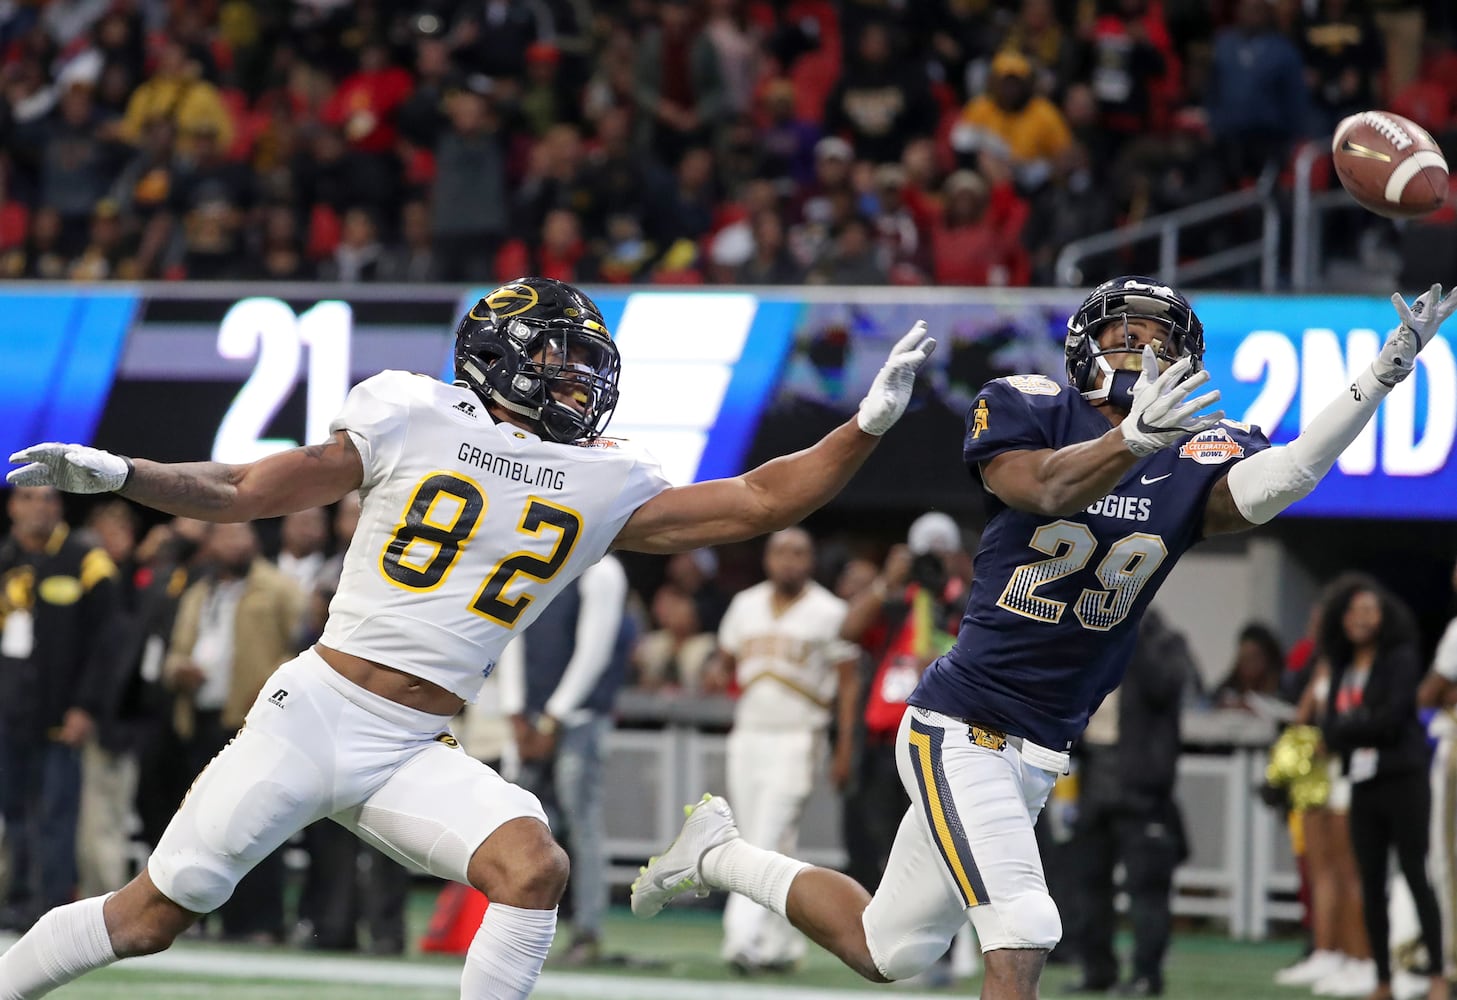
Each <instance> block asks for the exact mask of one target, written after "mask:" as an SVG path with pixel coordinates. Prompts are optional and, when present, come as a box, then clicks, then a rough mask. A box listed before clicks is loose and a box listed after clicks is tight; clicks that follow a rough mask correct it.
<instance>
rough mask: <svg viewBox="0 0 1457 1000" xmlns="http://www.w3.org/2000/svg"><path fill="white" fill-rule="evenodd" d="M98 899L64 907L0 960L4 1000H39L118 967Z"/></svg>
mask: <svg viewBox="0 0 1457 1000" xmlns="http://www.w3.org/2000/svg"><path fill="white" fill-rule="evenodd" d="M111 895H112V894H111V893H107V894H106V895H105V896H92V897H91V898H90V899H83V900H81V901H80V902H77V903H67V904H66V905H65V906H58V907H56V908H55V909H54V910H52V911H51V912H49V913H47V914H46V915H45V916H43V917H41V918H40V919H39V920H37V921H36V923H35V926H34V927H32V928H31V929H30V930H28V931H26V932H25V936H24V937H22V938H21V939H20V940H19V941H17V942H15V944H13V945H11V946H10V950H9V951H7V952H5V954H3V955H0V1000H35V998H36V997H43V996H45V995H46V994H47V993H49V992H50V991H51V990H53V989H55V988H56V987H57V986H64V985H66V984H67V983H69V982H70V981H71V980H73V979H79V978H80V977H81V976H84V975H85V974H86V973H88V972H90V971H91V970H93V969H100V968H102V967H103V966H107V965H110V964H111V963H112V962H115V961H116V952H115V951H113V950H112V947H111V935H110V934H108V933H107V932H106V920H105V919H104V918H103V917H102V915H101V907H102V906H103V905H104V904H105V903H106V901H107V900H108V899H110V898H111Z"/></svg>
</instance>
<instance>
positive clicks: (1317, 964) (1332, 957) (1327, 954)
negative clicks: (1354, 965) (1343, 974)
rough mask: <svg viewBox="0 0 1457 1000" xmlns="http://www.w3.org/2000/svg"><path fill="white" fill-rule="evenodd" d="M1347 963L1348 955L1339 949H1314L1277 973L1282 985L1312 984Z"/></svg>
mask: <svg viewBox="0 0 1457 1000" xmlns="http://www.w3.org/2000/svg"><path fill="white" fill-rule="evenodd" d="M1345 964H1346V956H1345V955H1343V954H1342V953H1341V952H1338V951H1313V952H1311V953H1310V954H1309V955H1307V956H1305V958H1303V959H1301V960H1300V961H1299V962H1296V963H1295V964H1294V965H1289V966H1286V967H1285V968H1283V969H1281V970H1280V971H1279V972H1277V973H1275V982H1276V983H1278V984H1279V985H1281V986H1312V985H1314V984H1315V983H1316V982H1317V981H1318V980H1321V979H1324V978H1325V977H1326V976H1328V975H1330V974H1331V973H1332V972H1337V971H1339V970H1340V969H1341V968H1343V967H1344V966H1345Z"/></svg>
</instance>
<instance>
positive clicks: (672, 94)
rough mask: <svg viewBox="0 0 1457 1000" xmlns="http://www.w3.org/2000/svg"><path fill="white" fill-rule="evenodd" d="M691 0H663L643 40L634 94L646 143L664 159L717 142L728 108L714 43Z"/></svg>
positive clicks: (674, 159)
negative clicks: (653, 23)
mask: <svg viewBox="0 0 1457 1000" xmlns="http://www.w3.org/2000/svg"><path fill="white" fill-rule="evenodd" d="M693 6H694V5H693V4H692V3H690V2H689V0H662V2H661V3H660V4H659V5H658V25H657V26H656V27H653V28H649V29H648V30H647V31H646V32H644V33H643V34H642V36H641V37H639V38H638V39H637V45H636V49H637V55H636V63H635V71H634V79H635V85H634V98H635V100H636V103H637V108H638V115H639V121H640V123H641V125H640V127H641V129H642V130H643V135H642V141H643V142H644V144H645V146H646V148H649V149H651V150H653V152H654V153H655V154H656V155H657V157H658V158H659V159H660V160H662V161H663V162H664V163H676V162H678V158H679V157H680V156H682V155H683V152H684V151H685V150H686V149H688V148H689V147H690V146H694V145H697V144H699V143H702V142H705V141H709V142H711V141H712V138H713V132H714V130H715V129H716V128H717V127H718V125H719V123H720V121H722V119H723V118H724V116H725V114H726V112H727V110H728V103H727V102H728V94H727V93H726V92H725V90H724V80H723V70H722V67H721V65H720V63H719V55H718V52H717V51H716V50H715V48H714V44H713V41H712V40H711V39H710V38H709V37H708V35H707V34H706V33H705V32H704V31H703V30H702V29H701V28H700V27H699V26H698V25H696V24H695V23H694V22H695V20H696V16H695V13H694V10H693Z"/></svg>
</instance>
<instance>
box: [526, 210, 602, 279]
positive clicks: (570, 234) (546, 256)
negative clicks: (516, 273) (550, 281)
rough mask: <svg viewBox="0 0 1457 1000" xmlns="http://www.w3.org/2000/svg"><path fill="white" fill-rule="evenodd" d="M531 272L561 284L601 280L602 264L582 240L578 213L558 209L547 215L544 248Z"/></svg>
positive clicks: (533, 263)
mask: <svg viewBox="0 0 1457 1000" xmlns="http://www.w3.org/2000/svg"><path fill="white" fill-rule="evenodd" d="M528 269H529V270H530V272H531V273H532V274H540V275H543V276H545V277H548V278H556V279H557V280H558V281H566V282H578V283H580V282H585V281H596V280H597V275H598V273H599V267H598V262H597V259H596V256H595V255H594V254H593V253H592V252H591V251H590V250H588V248H587V245H586V243H585V242H584V241H583V240H582V226H581V222H580V221H579V217H578V216H577V214H576V213H575V212H571V211H568V210H567V209H564V208H558V209H553V210H552V211H551V212H549V213H547V216H546V221H545V222H543V223H542V224H541V245H540V247H539V248H538V249H537V252H536V255H535V259H534V260H533V261H532V263H531V265H530V267H529V268H528Z"/></svg>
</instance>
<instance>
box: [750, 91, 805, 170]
mask: <svg viewBox="0 0 1457 1000" xmlns="http://www.w3.org/2000/svg"><path fill="white" fill-rule="evenodd" d="M764 117H765V119H766V120H765V121H764V123H763V124H762V126H761V127H760V128H759V136H758V139H759V150H760V156H761V162H760V167H761V170H762V171H763V174H764V176H765V177H771V178H775V179H783V180H785V181H792V182H793V183H794V184H796V185H807V184H810V183H811V182H812V181H813V180H814V172H815V143H817V142H819V140H820V128H819V126H818V125H816V124H815V123H814V122H811V121H806V120H804V119H802V118H800V117H799V116H798V114H797V111H796V107H795V93H794V83H793V82H792V81H790V80H789V79H787V78H785V77H779V78H777V79H775V80H773V81H771V82H770V84H769V85H768V87H766V88H765V90H764Z"/></svg>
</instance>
